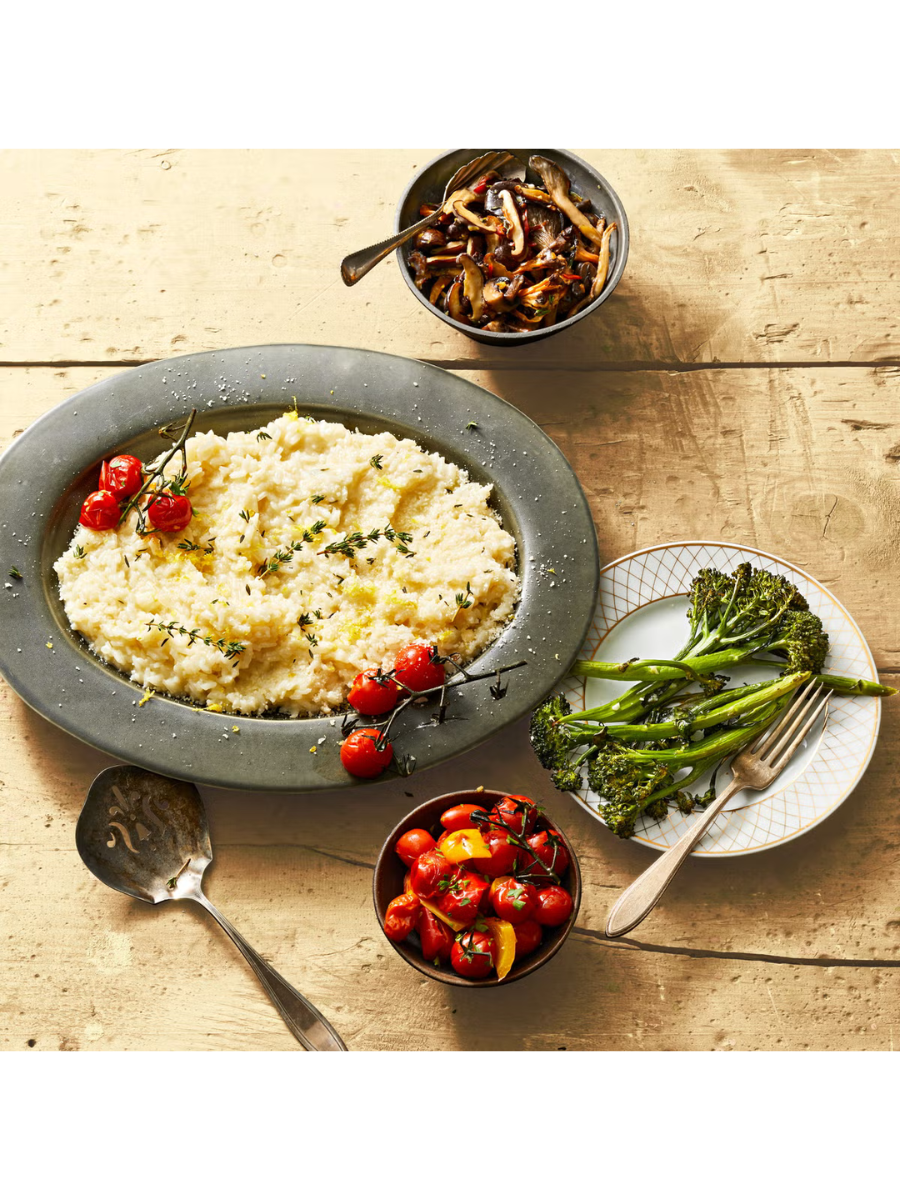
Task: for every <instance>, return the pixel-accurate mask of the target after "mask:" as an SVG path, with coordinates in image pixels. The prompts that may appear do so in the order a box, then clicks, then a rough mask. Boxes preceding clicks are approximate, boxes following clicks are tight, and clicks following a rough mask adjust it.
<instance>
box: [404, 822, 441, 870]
mask: <svg viewBox="0 0 900 1200" xmlns="http://www.w3.org/2000/svg"><path fill="white" fill-rule="evenodd" d="M394 849H395V850H396V851H397V853H398V854H399V855H400V857H401V858H402V859H403V861H404V862H405V863H406V865H407V866H408V867H411V866H412V865H413V863H414V862H415V861H416V859H417V858H418V857H419V855H420V854H424V853H425V852H426V851H427V850H433V849H434V838H433V837H432V836H431V834H430V833H429V832H428V830H427V829H407V831H406V833H404V834H403V835H402V836H401V837H399V838H397V845H396V846H395V847H394Z"/></svg>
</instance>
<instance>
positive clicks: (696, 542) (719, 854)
mask: <svg viewBox="0 0 900 1200" xmlns="http://www.w3.org/2000/svg"><path fill="white" fill-rule="evenodd" d="M688 546H701V547H707V546H710V547H713V548H715V549H723V550H743V551H746V552H747V553H748V554H756V555H759V556H760V557H761V558H768V559H770V560H771V561H772V562H776V563H781V565H782V566H785V567H788V568H789V569H790V570H791V571H795V572H796V573H797V574H798V575H800V576H802V577H803V578H804V579H807V580H809V582H810V583H813V584H815V586H816V587H817V588H820V589H821V591H822V592H824V593H825V595H826V596H828V598H829V599H830V600H831V601H832V602H833V603H834V605H835V606H836V607H837V608H838V609H840V611H841V613H842V614H843V616H844V618H845V619H846V620H847V621H848V622H849V624H850V625H851V626H852V628H853V629H854V630H855V631H856V634H857V635H858V637H859V640H860V642H861V643H862V646H863V648H864V650H865V652H866V654H867V656H868V659H869V663H870V666H871V668H872V673H873V675H874V677H875V678H878V667H877V666H876V664H875V656H874V655H873V654H872V648H871V647H870V645H869V643H868V641H867V640H866V637H865V635H864V634H863V632H862V630H861V629H860V627H859V625H858V624H857V623H856V621H855V620H854V619H853V617H852V616H851V614H850V613H849V612H848V611H847V608H846V606H845V605H844V604H843V603H842V602H841V601H840V600H838V598H837V597H836V596H835V594H834V593H833V592H832V591H831V590H830V589H829V588H827V587H825V585H824V584H823V583H820V582H819V580H818V579H816V578H815V576H814V575H810V573H809V572H808V571H804V570H803V569H802V568H801V567H798V566H797V565H796V564H795V563H792V562H790V561H789V560H788V559H786V558H782V557H781V555H779V554H770V553H769V552H768V551H767V550H761V549H759V547H758V546H747V545H744V543H743V542H724V541H719V540H717V539H714V538H682V539H678V540H676V541H669V542H658V543H656V544H655V545H653V546H642V547H641V548H640V549H638V550H632V551H631V552H630V553H628V554H621V555H620V556H619V557H618V558H614V559H612V560H611V561H610V562H608V563H604V565H603V566H602V567H601V568H600V574H599V579H598V581H597V603H599V600H600V586H601V582H602V580H603V577H604V576H605V575H606V574H607V572H608V571H611V570H612V569H613V567H616V566H618V565H619V564H620V563H623V562H628V561H629V560H630V559H634V558H639V557H640V556H642V555H644V554H650V553H652V552H653V551H654V550H674V549H680V548H682V547H688ZM681 594H682V593H680V592H673V593H672V596H676V595H681ZM669 598H670V597H667V596H660V597H658V600H665V599H669ZM656 602H657V601H648V604H649V603H656ZM596 607H597V605H596V604H595V605H594V609H595V611H596ZM640 607H646V605H641V606H640ZM637 611H638V610H637V609H632V610H631V612H629V613H627V614H626V616H629V617H630V616H631V615H632V614H633V613H634V612H637ZM624 620H625V617H621V618H620V619H619V620H618V621H617V622H616V624H615V625H612V626H610V628H609V630H607V636H608V634H609V633H610V632H611V631H612V630H613V629H614V628H615V627H616V625H619V624H621V622H622V621H624ZM604 640H605V638H604ZM601 644H602V643H601ZM565 678H568V676H566V677H565ZM871 700H872V702H873V703H874V705H875V726H874V729H873V732H872V736H871V739H870V742H869V745H868V747H867V750H866V754H865V758H864V760H863V762H862V763H861V764H860V767H859V769H858V771H857V772H856V775H855V776H854V778H853V779H852V780H851V781H850V782H849V784H847V785H846V787H845V790H844V791H843V794H842V795H841V796H840V797H839V798H838V799H837V800H835V802H834V803H833V804H832V805H831V806H830V807H829V808H827V809H826V810H825V811H824V812H822V813H820V814H819V815H818V816H817V817H816V818H815V820H813V821H811V822H810V823H809V824H808V825H804V827H803V828H802V829H797V830H794V832H793V833H789V834H786V835H785V836H784V837H780V838H776V839H775V840H774V841H771V842H766V844H765V845H764V846H749V847H746V848H745V849H741V850H700V849H695V850H693V851H691V854H690V856H689V857H691V858H696V859H703V860H706V861H715V860H716V859H720V858H726V859H727V858H742V857H744V856H745V855H748V854H761V853H762V852H763V851H765V850H771V849H772V848H773V847H775V846H783V845H785V844H786V843H787V842H792V841H795V840H796V839H797V838H799V837H803V835H804V834H806V833H809V831H810V830H811V829H815V828H816V826H817V825H821V823H822V822H823V821H825V820H826V819H827V818H828V817H830V816H832V814H833V813H834V812H835V811H836V810H837V809H838V808H840V806H841V805H842V804H843V803H844V801H845V800H847V799H848V797H849V796H850V795H851V794H852V793H853V792H854V791H855V790H856V788H857V787H858V786H859V783H860V780H861V779H862V777H863V775H865V773H866V771H867V770H868V768H869V764H870V763H871V761H872V756H873V755H874V753H875V747H876V745H877V743H878V735H879V733H880V732H881V716H882V712H881V697H880V696H873V697H871ZM568 794H569V795H570V796H571V797H572V798H573V799H574V800H575V801H576V803H577V804H578V805H579V806H580V807H581V808H583V809H584V810H585V812H588V813H590V815H591V816H592V817H593V818H594V820H595V821H597V822H598V823H599V824H600V825H602V826H603V827H604V828H607V826H606V823H605V822H604V820H603V818H602V817H601V816H600V815H599V813H597V812H595V811H594V810H593V809H592V808H591V807H590V805H589V804H587V803H586V802H585V801H584V800H583V799H582V798H581V796H580V795H579V794H578V793H577V792H569V793H568ZM735 811H740V810H735ZM627 840H628V841H630V842H633V843H635V844H636V845H638V846H642V847H643V848H644V849H646V850H649V851H651V852H653V853H655V854H663V853H665V851H666V850H667V849H669V847H667V846H657V845H655V844H654V843H653V842H649V841H646V840H644V839H643V838H637V837H633V838H629V839H627Z"/></svg>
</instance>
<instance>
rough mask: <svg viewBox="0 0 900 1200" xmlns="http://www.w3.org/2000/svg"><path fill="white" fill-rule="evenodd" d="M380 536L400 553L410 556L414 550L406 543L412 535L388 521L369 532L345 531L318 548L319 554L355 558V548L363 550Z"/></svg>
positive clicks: (410, 539)
mask: <svg viewBox="0 0 900 1200" xmlns="http://www.w3.org/2000/svg"><path fill="white" fill-rule="evenodd" d="M381 538H384V539H385V540H386V541H388V542H390V543H391V545H392V546H393V547H394V549H395V550H398V551H399V552H400V553H401V554H405V555H408V556H409V557H412V556H413V555H414V554H415V550H410V549H409V546H408V543H409V542H411V541H412V539H413V535H412V534H411V533H406V532H405V531H402V530H399V529H394V528H393V527H392V526H391V524H390V523H388V524H387V525H385V527H384V529H373V530H372V531H371V532H370V533H360V532H359V531H356V532H355V533H347V534H345V535H344V537H343V538H341V540H340V541H339V542H329V543H328V545H327V546H326V547H325V549H324V550H320V551H319V554H343V555H344V556H345V557H346V558H355V557H356V552H357V550H363V549H365V547H366V546H368V545H369V543H370V542H377V541H379V540H380V539H381Z"/></svg>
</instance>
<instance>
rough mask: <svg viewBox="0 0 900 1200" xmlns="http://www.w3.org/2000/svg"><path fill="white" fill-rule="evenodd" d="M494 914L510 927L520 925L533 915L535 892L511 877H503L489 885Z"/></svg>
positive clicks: (526, 884)
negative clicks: (507, 922)
mask: <svg viewBox="0 0 900 1200" xmlns="http://www.w3.org/2000/svg"><path fill="white" fill-rule="evenodd" d="M491 899H492V901H493V903H494V912H495V913H496V914H497V916H498V917H500V919H501V920H502V921H509V923H510V925H521V924H522V922H523V921H527V920H529V918H531V917H533V916H534V915H535V908H536V907H537V890H536V889H535V888H533V887H532V886H531V884H530V883H521V882H520V881H519V880H518V879H514V878H513V877H512V876H511V875H503V876H501V877H500V879H495V880H494V882H493V883H492V884H491Z"/></svg>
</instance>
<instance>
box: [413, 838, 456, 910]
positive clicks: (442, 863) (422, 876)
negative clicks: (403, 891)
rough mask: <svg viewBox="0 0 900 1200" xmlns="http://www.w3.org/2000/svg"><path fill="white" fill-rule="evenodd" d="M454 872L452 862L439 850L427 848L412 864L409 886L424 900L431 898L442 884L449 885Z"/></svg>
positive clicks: (436, 893) (438, 891)
mask: <svg viewBox="0 0 900 1200" xmlns="http://www.w3.org/2000/svg"><path fill="white" fill-rule="evenodd" d="M453 874H454V867H453V864H452V863H448V862H447V860H446V858H444V856H443V854H441V853H440V851H439V850H437V849H435V850H426V851H425V853H424V854H420V855H419V857H418V858H417V859H416V861H415V862H414V863H413V864H412V869H411V870H410V873H409V886H410V887H411V888H412V890H413V891H414V892H415V893H416V895H417V896H421V897H422V899H423V900H430V899H431V898H432V897H433V896H437V895H438V894H439V893H440V891H441V884H447V885H449V883H450V880H451V879H452V877H453Z"/></svg>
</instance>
